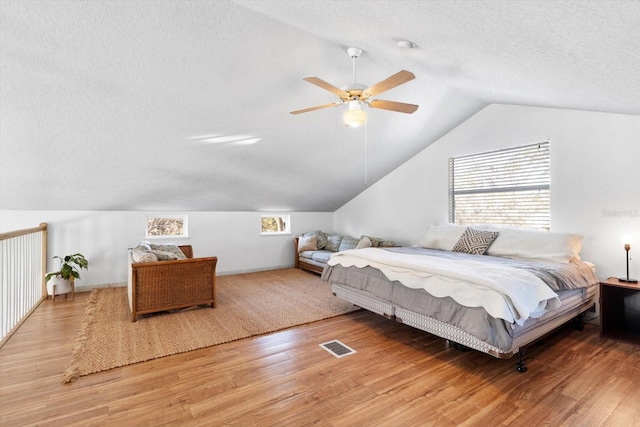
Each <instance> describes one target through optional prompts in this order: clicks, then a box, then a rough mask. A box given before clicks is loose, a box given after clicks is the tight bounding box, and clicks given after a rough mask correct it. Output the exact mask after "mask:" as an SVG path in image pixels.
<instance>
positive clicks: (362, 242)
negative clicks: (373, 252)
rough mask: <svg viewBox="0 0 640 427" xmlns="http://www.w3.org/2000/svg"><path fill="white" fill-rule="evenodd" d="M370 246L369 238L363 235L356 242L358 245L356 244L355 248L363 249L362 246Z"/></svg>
mask: <svg viewBox="0 0 640 427" xmlns="http://www.w3.org/2000/svg"><path fill="white" fill-rule="evenodd" d="M370 247H371V240H369V238H368V237H367V236H365V237H363V238H362V239H360V241H359V242H358V246H356V249H363V248H370Z"/></svg>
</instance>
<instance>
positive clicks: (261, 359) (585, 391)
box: [0, 293, 640, 427]
mask: <svg viewBox="0 0 640 427" xmlns="http://www.w3.org/2000/svg"><path fill="white" fill-rule="evenodd" d="M87 297H88V294H83V293H80V294H77V295H76V298H75V299H68V300H64V299H59V300H57V301H56V302H55V303H54V302H52V301H51V300H47V301H45V302H44V303H42V304H41V305H40V307H38V308H37V310H36V311H35V312H34V313H33V315H32V316H31V317H30V318H29V319H28V320H27V321H26V322H25V323H24V325H23V326H22V327H21V328H20V329H19V330H18V331H17V332H16V333H15V334H14V336H13V337H12V338H11V339H10V340H9V342H8V343H7V344H6V345H5V346H4V347H3V348H2V349H0V425H1V426H32V425H33V426H35V425H40V426H120V427H124V426H127V427H128V426H164V425H167V426H307V425H318V426H396V425H406V426H439V427H440V426H502V425H513V426H533V425H553V426H563V425H566V426H600V425H603V426H606V425H611V426H634V425H635V426H638V425H640V351H639V350H640V347H637V346H633V345H631V344H624V343H619V342H615V341H611V340H607V339H604V338H600V336H599V331H598V327H597V326H594V325H586V326H585V329H584V331H576V330H573V329H571V328H565V329H562V330H560V331H559V332H558V333H556V334H554V335H552V336H551V337H549V338H547V339H545V340H544V341H542V342H540V343H538V344H536V345H534V346H533V347H532V348H531V350H530V352H529V354H528V360H527V364H528V367H529V370H528V372H527V373H525V374H519V373H517V372H516V371H515V362H516V360H515V358H513V359H511V360H498V359H495V358H493V357H491V356H488V355H485V354H482V353H478V352H474V351H470V352H459V351H457V350H455V349H453V348H449V347H448V346H447V344H446V342H445V341H444V340H442V339H439V338H436V337H434V336H431V335H428V334H426V333H423V332H420V331H418V330H416V329H413V328H411V327H408V326H405V325H402V324H399V323H397V322H394V321H390V320H387V319H385V318H383V317H381V316H378V315H375V314H371V313H368V312H366V311H358V312H355V313H352V314H348V315H344V316H340V317H336V318H333V319H329V320H325V321H321V322H316V323H313V324H310V325H306V326H301V327H296V328H293V329H289V330H285V331H282V332H279V333H274V334H271V335H265V336H260V337H254V338H249V339H245V340H241V341H237V342H232V343H228V344H223V345H219V346H215V347H210V348H206V349H202V350H197V351H192V352H189V353H184V354H180V355H175V356H170V357H165V358H162V359H157V360H154V361H150V362H145V363H140V364H136V365H131V366H126V367H123V368H117V369H113V370H111V371H107V372H102V373H98V374H93V375H89V376H86V377H81V378H80V379H78V380H77V381H76V382H74V383H71V384H62V383H61V380H62V375H63V373H64V371H65V369H66V367H67V365H68V364H69V362H70V360H71V352H72V347H73V343H74V339H75V336H76V334H77V332H78V329H79V325H80V322H81V319H82V316H83V313H84V306H85V302H86V300H87ZM333 339H339V340H340V341H342V342H343V343H345V344H346V345H348V346H350V347H352V348H353V349H355V350H356V351H357V353H355V354H353V355H350V356H347V357H343V358H340V359H339V358H335V357H333V356H332V355H331V354H329V353H328V352H327V351H325V350H324V349H322V348H320V346H319V344H321V343H323V342H326V341H330V340H333Z"/></svg>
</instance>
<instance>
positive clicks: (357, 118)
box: [342, 109, 367, 128]
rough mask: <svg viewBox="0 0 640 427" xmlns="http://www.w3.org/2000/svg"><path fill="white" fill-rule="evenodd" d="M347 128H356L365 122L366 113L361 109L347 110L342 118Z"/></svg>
mask: <svg viewBox="0 0 640 427" xmlns="http://www.w3.org/2000/svg"><path fill="white" fill-rule="evenodd" d="M342 118H343V119H344V124H345V125H346V126H347V127H349V128H357V127H359V126H362V125H363V124H365V123H366V122H367V113H366V112H365V111H364V110H362V109H353V110H347V111H346V112H345V113H344V116H343V117H342Z"/></svg>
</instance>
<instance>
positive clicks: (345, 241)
mask: <svg viewBox="0 0 640 427" xmlns="http://www.w3.org/2000/svg"><path fill="white" fill-rule="evenodd" d="M359 241H360V240H358V239H355V238H353V237H347V236H345V237H343V238H342V241H341V242H340V248H338V250H339V251H348V250H349V249H355V248H356V247H358V242H359Z"/></svg>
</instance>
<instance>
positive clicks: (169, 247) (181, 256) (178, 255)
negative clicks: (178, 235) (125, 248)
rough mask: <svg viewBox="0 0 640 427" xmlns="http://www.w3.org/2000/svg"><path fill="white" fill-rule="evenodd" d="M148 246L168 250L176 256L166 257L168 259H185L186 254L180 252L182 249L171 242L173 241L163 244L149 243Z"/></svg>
mask: <svg viewBox="0 0 640 427" xmlns="http://www.w3.org/2000/svg"><path fill="white" fill-rule="evenodd" d="M149 246H151V249H152V250H155V251H162V252H169V253H171V254H174V255H175V256H176V257H175V258H168V259H187V256H186V255H185V254H184V253H183V252H182V250H180V248H179V247H178V245H176V244H173V243H165V244H163V245H154V244H151V245H149Z"/></svg>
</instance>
